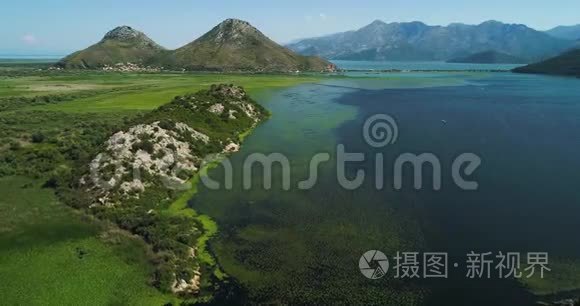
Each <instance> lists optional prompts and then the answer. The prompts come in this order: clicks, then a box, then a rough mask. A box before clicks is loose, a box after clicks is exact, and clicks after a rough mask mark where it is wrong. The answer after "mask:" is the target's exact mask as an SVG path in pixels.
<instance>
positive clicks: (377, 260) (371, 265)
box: [358, 250, 389, 279]
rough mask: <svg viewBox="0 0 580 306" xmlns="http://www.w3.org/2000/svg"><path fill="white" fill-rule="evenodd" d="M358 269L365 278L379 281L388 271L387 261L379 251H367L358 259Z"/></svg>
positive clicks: (385, 256)
mask: <svg viewBox="0 0 580 306" xmlns="http://www.w3.org/2000/svg"><path fill="white" fill-rule="evenodd" d="M358 267H359V269H360V272H361V273H362V274H363V275H364V276H365V277H366V278H368V279H379V278H381V277H383V276H385V274H387V271H389V259H388V258H387V255H385V253H383V252H381V251H377V250H371V251H367V252H366V253H364V254H363V255H362V256H361V257H360V260H359V262H358Z"/></svg>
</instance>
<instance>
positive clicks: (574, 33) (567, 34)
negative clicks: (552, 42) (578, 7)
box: [546, 24, 580, 40]
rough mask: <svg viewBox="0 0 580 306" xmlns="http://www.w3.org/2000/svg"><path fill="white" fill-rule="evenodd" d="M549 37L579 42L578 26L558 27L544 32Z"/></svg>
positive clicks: (579, 28)
mask: <svg viewBox="0 0 580 306" xmlns="http://www.w3.org/2000/svg"><path fill="white" fill-rule="evenodd" d="M546 33H548V34H549V35H552V36H554V37H557V38H562V39H568V40H580V24H578V25H573V26H559V27H555V28H553V29H551V30H548V31H546Z"/></svg>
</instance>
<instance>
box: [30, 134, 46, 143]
mask: <svg viewBox="0 0 580 306" xmlns="http://www.w3.org/2000/svg"><path fill="white" fill-rule="evenodd" d="M31 138H32V142H33V143H41V142H43V141H44V139H45V138H46V137H45V136H44V134H42V132H36V133H34V134H32V137H31Z"/></svg>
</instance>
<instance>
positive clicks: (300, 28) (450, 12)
mask: <svg viewBox="0 0 580 306" xmlns="http://www.w3.org/2000/svg"><path fill="white" fill-rule="evenodd" d="M1 11H2V18H1V19H0V42H1V43H0V54H9V53H17V54H42V53H44V54H46V53H54V54H57V55H61V54H65V53H68V52H70V51H74V50H77V49H82V48H84V47H86V46H88V45H90V44H92V43H95V42H96V41H98V40H100V39H101V37H102V36H103V35H104V33H105V32H107V31H108V30H110V29H112V28H114V27H115V26H118V25H123V24H126V25H130V26H133V27H135V28H137V29H139V30H141V31H144V32H145V33H147V34H148V35H149V36H150V37H151V38H152V39H154V40H155V41H157V42H158V43H160V44H161V45H163V46H165V47H167V48H176V47H179V46H181V45H183V44H185V43H188V42H190V41H192V40H194V39H195V38H197V37H198V36H200V35H201V34H203V33H205V32H206V31H208V30H209V29H211V28H212V27H213V26H214V25H216V24H217V23H219V22H220V21H222V20H223V19H225V18H229V17H234V18H239V19H244V20H247V21H249V22H250V23H252V24H253V25H254V26H256V27H258V28H259V29H260V30H261V31H262V32H263V33H265V34H266V35H268V36H269V37H270V38H272V39H273V40H275V41H278V42H281V43H285V42H289V41H291V40H294V39H297V38H304V37H311V36H320V35H324V34H330V33H334V32H340V31H346V30H351V29H357V28H360V27H362V26H364V25H366V24H368V23H370V22H372V21H373V20H375V19H381V20H384V21H387V22H392V21H414V20H419V21H423V22H425V23H427V24H432V25H435V24H438V25H447V24H449V23H452V22H463V23H468V24H476V23H480V22H482V21H485V20H489V19H494V20H499V21H503V22H509V23H523V24H526V25H528V26H531V27H533V28H536V29H540V30H545V29H549V28H552V27H554V26H556V25H572V24H578V23H580V15H579V14H578V12H580V1H578V0H552V1H537V0H487V1H467V0H439V1H434V0H429V1H427V0H368V1H366V0H359V1H340V0H336V1H329V0H320V1H317V0H290V1H275V0H269V1H265V0H240V1H229V0H228V1H217V0H214V1H199V0H166V1H149V0H140V1H137V0H124V1H123V0H117V1H113V0H96V1H88V0H87V1H80V0H77V1H72V0H52V1H43V0H18V1H16V0H5V1H3V3H2V5H1Z"/></svg>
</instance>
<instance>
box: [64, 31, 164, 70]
mask: <svg viewBox="0 0 580 306" xmlns="http://www.w3.org/2000/svg"><path fill="white" fill-rule="evenodd" d="M164 51H165V49H163V47H161V46H159V45H158V44H157V43H155V42H154V41H153V40H151V39H150V38H149V37H147V35H145V34H143V33H142V32H140V31H137V30H135V29H133V28H131V27H129V26H120V27H117V28H115V29H113V30H111V31H110V32H108V33H107V34H105V36H104V37H103V39H102V40H101V41H99V42H98V43H96V44H94V45H92V46H90V47H88V48H86V49H84V50H81V51H77V52H75V53H73V54H71V55H69V56H67V57H65V58H63V59H62V60H61V61H60V62H59V63H58V64H57V65H58V66H60V67H64V68H83V69H94V68H102V67H104V66H112V65H115V64H118V63H134V64H145V63H147V62H149V61H150V60H151V58H153V57H154V56H156V55H158V54H160V53H163V52H164Z"/></svg>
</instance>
